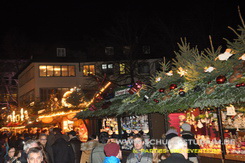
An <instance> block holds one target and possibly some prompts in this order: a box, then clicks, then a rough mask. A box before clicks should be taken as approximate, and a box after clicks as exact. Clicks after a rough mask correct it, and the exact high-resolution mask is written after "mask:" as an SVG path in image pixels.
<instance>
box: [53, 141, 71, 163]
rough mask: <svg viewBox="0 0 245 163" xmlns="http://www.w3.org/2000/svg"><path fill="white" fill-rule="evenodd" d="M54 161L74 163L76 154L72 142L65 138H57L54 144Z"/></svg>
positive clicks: (56, 162)
mask: <svg viewBox="0 0 245 163" xmlns="http://www.w3.org/2000/svg"><path fill="white" fill-rule="evenodd" d="M52 150H53V157H54V163H74V162H75V156H74V152H73V149H72V147H71V144H70V143H69V142H67V141H66V140H65V139H64V138H62V137H60V138H58V139H56V141H55V143H54V144H53V145H52Z"/></svg>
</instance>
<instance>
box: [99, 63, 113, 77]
mask: <svg viewBox="0 0 245 163" xmlns="http://www.w3.org/2000/svg"><path fill="white" fill-rule="evenodd" d="M101 69H102V71H103V73H106V74H111V75H112V74H113V73H114V71H113V64H112V63H108V64H107V63H104V64H102V65H101Z"/></svg>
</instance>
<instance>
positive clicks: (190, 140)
mask: <svg viewBox="0 0 245 163" xmlns="http://www.w3.org/2000/svg"><path fill="white" fill-rule="evenodd" d="M181 135H182V138H183V139H185V141H186V142H187V146H188V149H200V146H199V145H198V144H197V141H196V139H195V137H194V135H193V133H191V132H189V131H183V132H182V133H181ZM188 157H197V153H192V152H191V151H189V152H188Z"/></svg>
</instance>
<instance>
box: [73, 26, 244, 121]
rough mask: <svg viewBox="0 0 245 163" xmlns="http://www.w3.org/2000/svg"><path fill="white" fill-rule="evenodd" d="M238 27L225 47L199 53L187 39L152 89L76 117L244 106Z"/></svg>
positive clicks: (154, 80)
mask: <svg viewBox="0 0 245 163" xmlns="http://www.w3.org/2000/svg"><path fill="white" fill-rule="evenodd" d="M242 23H243V24H242V26H238V29H237V31H236V30H234V29H232V30H233V31H234V32H235V34H236V35H237V36H238V37H237V38H236V39H234V40H232V41H229V40H226V41H227V47H226V50H225V51H224V50H222V47H218V48H217V49H214V47H213V45H212V40H211V38H210V43H211V48H207V49H204V50H203V51H199V50H198V49H197V47H190V44H189V43H187V41H186V40H185V39H181V43H178V46H179V51H178V52H176V57H175V58H174V59H173V60H172V61H171V62H170V61H168V62H167V61H165V59H164V61H163V62H162V63H161V66H162V71H160V72H158V73H157V74H156V76H153V77H152V79H151V86H150V88H149V87H145V86H144V85H143V86H142V88H143V87H144V88H147V89H139V90H137V92H135V94H133V95H131V94H126V95H121V96H118V97H115V98H113V99H111V100H110V102H111V104H110V106H107V107H106V108H104V109H102V108H103V104H104V103H105V102H108V101H103V102H100V103H98V104H94V107H95V108H91V106H90V109H87V110H86V111H82V112H80V113H78V114H77V115H76V117H77V118H83V119H84V118H85V119H86V118H91V117H106V116H118V115H123V114H127V115H139V114H147V113H154V112H158V113H163V114H164V113H169V112H177V111H183V110H187V109H189V108H197V107H199V108H201V109H203V108H208V107H222V106H227V105H230V104H235V105H242V106H244V103H245V25H244V22H243V21H242Z"/></svg>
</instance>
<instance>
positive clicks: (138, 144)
mask: <svg viewBox="0 0 245 163" xmlns="http://www.w3.org/2000/svg"><path fill="white" fill-rule="evenodd" d="M133 141H134V149H136V150H141V149H143V148H144V145H145V141H144V138H143V137H142V136H141V135H139V134H136V135H134V136H133Z"/></svg>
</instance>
